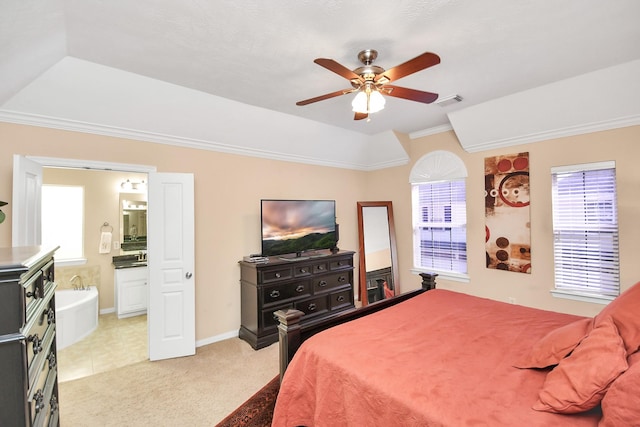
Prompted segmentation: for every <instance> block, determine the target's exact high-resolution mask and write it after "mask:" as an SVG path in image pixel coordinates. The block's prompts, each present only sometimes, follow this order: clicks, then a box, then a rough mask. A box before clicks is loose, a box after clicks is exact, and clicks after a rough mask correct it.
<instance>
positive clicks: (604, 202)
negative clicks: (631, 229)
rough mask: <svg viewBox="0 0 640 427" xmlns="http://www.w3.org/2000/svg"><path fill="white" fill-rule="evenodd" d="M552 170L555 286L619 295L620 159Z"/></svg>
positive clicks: (560, 288) (578, 291) (566, 289)
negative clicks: (617, 172)
mask: <svg viewBox="0 0 640 427" xmlns="http://www.w3.org/2000/svg"><path fill="white" fill-rule="evenodd" d="M551 173H552V186H553V194H552V203H553V235H554V263H555V286H556V289H558V290H563V291H568V292H577V293H587V294H593V295H607V296H617V295H618V294H619V289H620V273H619V271H620V262H619V256H618V215H617V199H616V176H615V164H613V162H605V163H598V164H590V165H576V166H573V167H562V168H553V169H552V170H551Z"/></svg>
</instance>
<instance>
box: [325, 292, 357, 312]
mask: <svg viewBox="0 0 640 427" xmlns="http://www.w3.org/2000/svg"><path fill="white" fill-rule="evenodd" d="M352 292H353V290H352V289H351V288H349V289H344V290H342V291H338V292H333V293H332V294H331V295H330V296H329V309H330V310H338V309H341V308H344V307H348V306H350V305H351V301H352V299H353V296H352Z"/></svg>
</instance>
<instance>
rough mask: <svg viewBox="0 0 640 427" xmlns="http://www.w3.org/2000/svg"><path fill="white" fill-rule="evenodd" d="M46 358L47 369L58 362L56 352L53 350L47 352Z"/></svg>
mask: <svg viewBox="0 0 640 427" xmlns="http://www.w3.org/2000/svg"><path fill="white" fill-rule="evenodd" d="M47 360H48V361H49V369H54V368H55V367H56V365H57V364H58V362H57V361H56V353H55V352H54V351H53V350H52V351H51V353H49V357H47Z"/></svg>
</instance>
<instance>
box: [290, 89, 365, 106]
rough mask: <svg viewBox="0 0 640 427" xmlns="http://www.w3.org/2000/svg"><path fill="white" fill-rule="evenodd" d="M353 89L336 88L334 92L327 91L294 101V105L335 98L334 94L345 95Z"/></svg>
mask: <svg viewBox="0 0 640 427" xmlns="http://www.w3.org/2000/svg"><path fill="white" fill-rule="evenodd" d="M354 90H355V89H342V90H337V91H335V92H331V93H327V94H324V95H320V96H316V97H315V98H309V99H305V100H304V101H298V102H296V105H308V104H313V103H314V102H318V101H324V100H325V99H329V98H335V97H336V96H340V95H346V94H347V93H351V92H353V91H354Z"/></svg>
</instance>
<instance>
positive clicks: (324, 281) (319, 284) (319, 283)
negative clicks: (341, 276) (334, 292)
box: [318, 280, 327, 288]
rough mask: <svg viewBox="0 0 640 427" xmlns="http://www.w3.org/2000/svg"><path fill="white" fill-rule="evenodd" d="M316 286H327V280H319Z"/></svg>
mask: <svg viewBox="0 0 640 427" xmlns="http://www.w3.org/2000/svg"><path fill="white" fill-rule="evenodd" d="M318 286H320V287H321V288H324V287H325V286H327V282H326V280H321V281H319V282H318Z"/></svg>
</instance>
